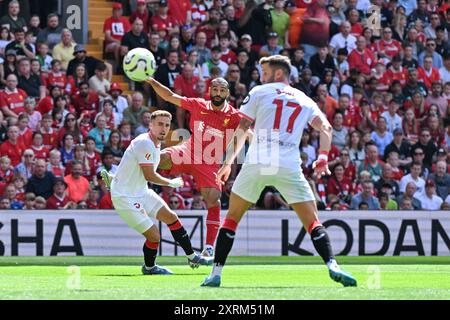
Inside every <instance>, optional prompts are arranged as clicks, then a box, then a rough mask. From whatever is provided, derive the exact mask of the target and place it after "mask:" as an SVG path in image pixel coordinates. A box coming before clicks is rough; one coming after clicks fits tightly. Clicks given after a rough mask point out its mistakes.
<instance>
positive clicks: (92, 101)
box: [72, 91, 100, 116]
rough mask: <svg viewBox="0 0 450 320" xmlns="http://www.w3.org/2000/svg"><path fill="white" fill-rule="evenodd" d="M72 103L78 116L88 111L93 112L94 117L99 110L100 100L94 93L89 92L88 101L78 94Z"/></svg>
mask: <svg viewBox="0 0 450 320" xmlns="http://www.w3.org/2000/svg"><path fill="white" fill-rule="evenodd" d="M72 101H73V106H74V107H75V111H76V112H77V114H78V115H80V114H81V112H83V111H85V110H88V111H91V114H92V116H94V115H95V114H97V112H98V110H99V104H100V100H99V98H98V94H97V93H95V92H93V91H90V92H89V94H88V98H87V100H86V98H85V97H83V96H81V95H80V94H79V93H77V94H76V95H75V97H73V99H72Z"/></svg>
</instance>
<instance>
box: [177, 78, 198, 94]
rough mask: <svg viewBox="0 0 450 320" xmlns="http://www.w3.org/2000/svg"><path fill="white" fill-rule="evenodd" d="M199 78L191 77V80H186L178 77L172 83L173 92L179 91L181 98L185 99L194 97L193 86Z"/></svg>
mask: <svg viewBox="0 0 450 320" xmlns="http://www.w3.org/2000/svg"><path fill="white" fill-rule="evenodd" d="M199 80H200V79H199V77H196V76H193V77H192V78H191V80H187V79H186V78H185V77H183V75H181V74H180V75H178V76H177V77H176V78H175V81H174V83H173V90H174V91H177V90H180V91H181V94H180V95H181V96H184V97H187V98H193V97H195V84H196V83H197V82H198V81H199Z"/></svg>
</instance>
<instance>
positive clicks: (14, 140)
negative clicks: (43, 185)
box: [0, 126, 25, 167]
mask: <svg viewBox="0 0 450 320" xmlns="http://www.w3.org/2000/svg"><path fill="white" fill-rule="evenodd" d="M7 137H8V139H7V140H6V141H4V142H3V143H2V144H1V145H0V156H2V157H3V156H8V158H9V159H10V160H11V165H12V166H14V167H15V166H17V165H18V164H19V163H20V161H21V159H22V154H23V152H24V151H25V146H24V145H23V144H22V141H21V139H19V128H18V127H17V126H10V127H8V131H7Z"/></svg>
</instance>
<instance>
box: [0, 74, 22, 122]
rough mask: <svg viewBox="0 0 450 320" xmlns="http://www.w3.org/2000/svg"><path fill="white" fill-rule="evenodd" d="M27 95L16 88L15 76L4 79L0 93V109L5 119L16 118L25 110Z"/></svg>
mask: <svg viewBox="0 0 450 320" xmlns="http://www.w3.org/2000/svg"><path fill="white" fill-rule="evenodd" d="M26 97H27V93H26V92H25V91H24V90H22V89H20V88H18V78H17V76H16V75H15V74H10V75H8V76H7V78H6V87H5V90H3V91H1V92H0V107H1V110H2V112H3V114H4V115H5V116H7V117H14V118H18V117H19V114H20V113H22V112H23V111H24V110H25V108H24V107H25V105H24V102H25V98H26Z"/></svg>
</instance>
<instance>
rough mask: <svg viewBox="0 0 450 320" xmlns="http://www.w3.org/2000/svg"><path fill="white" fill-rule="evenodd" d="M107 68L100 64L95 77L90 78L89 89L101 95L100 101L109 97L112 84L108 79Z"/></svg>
mask: <svg viewBox="0 0 450 320" xmlns="http://www.w3.org/2000/svg"><path fill="white" fill-rule="evenodd" d="M106 74H107V67H106V64H104V63H99V64H97V66H96V67H95V75H94V76H92V77H91V78H89V87H90V89H91V90H92V91H94V92H95V93H97V94H98V95H99V98H100V99H104V98H105V97H107V96H108V91H109V89H110V86H111V83H110V82H109V81H108V80H107V79H106Z"/></svg>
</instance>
